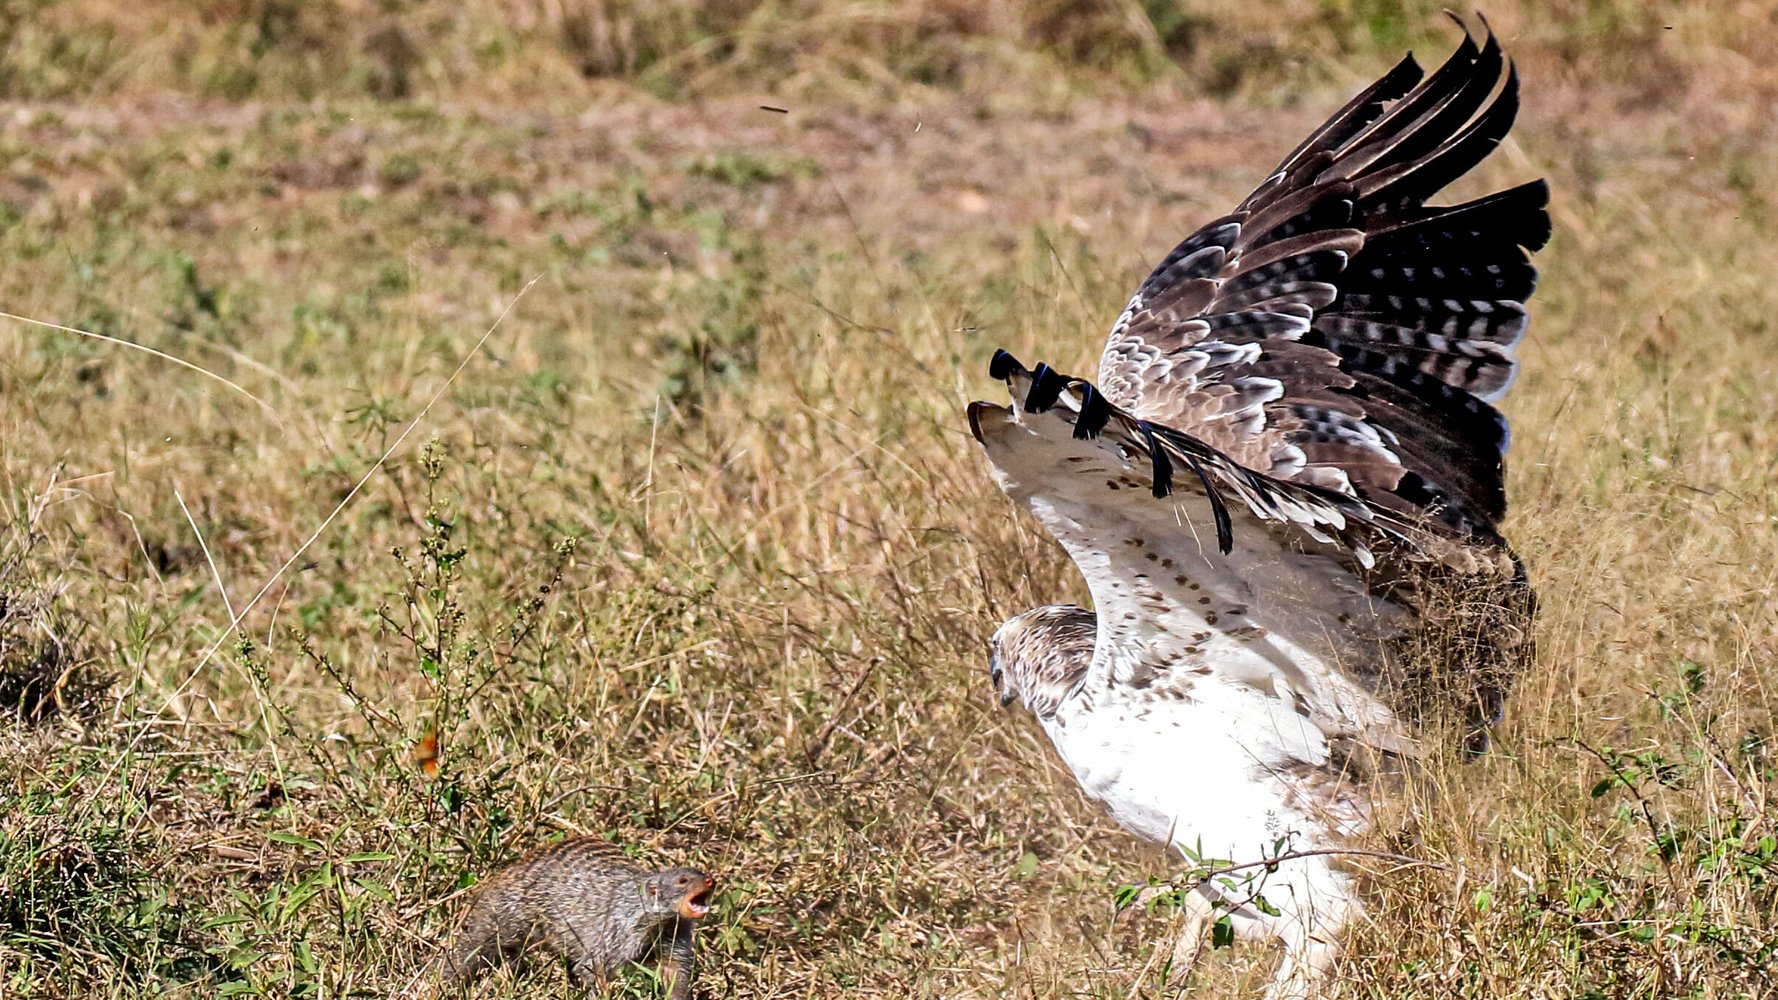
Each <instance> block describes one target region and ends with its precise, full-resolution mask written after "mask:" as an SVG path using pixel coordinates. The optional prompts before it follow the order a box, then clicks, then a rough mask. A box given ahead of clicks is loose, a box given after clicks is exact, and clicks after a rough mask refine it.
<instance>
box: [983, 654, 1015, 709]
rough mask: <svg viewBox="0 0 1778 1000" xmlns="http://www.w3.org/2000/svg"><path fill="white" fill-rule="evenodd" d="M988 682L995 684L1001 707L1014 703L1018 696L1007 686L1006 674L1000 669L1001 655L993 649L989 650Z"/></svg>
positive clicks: (995, 691)
mask: <svg viewBox="0 0 1778 1000" xmlns="http://www.w3.org/2000/svg"><path fill="white" fill-rule="evenodd" d="M988 680H990V681H993V682H994V696H995V697H997V698H999V699H1000V707H1001V708H1005V707H1006V706H1008V705H1010V704H1012V703H1013V699H1014V698H1016V697H1017V695H1015V694H1013V692H1012V690H1011V689H1010V688H1008V687H1007V686H1006V672H1005V671H1003V670H1001V669H1000V653H999V651H998V650H995V649H994V648H992V647H989V649H988Z"/></svg>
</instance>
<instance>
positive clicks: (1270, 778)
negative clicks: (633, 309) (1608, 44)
mask: <svg viewBox="0 0 1778 1000" xmlns="http://www.w3.org/2000/svg"><path fill="white" fill-rule="evenodd" d="M1478 35H1479V37H1478ZM1518 90H1519V83H1518V76H1517V73H1516V71H1515V70H1514V68H1513V65H1512V62H1511V61H1510V60H1509V59H1508V58H1507V57H1506V56H1505V55H1504V54H1503V52H1502V49H1501V46H1500V44H1499V42H1498V40H1497V38H1496V37H1495V35H1494V34H1493V32H1492V30H1491V29H1489V28H1488V27H1487V25H1486V22H1483V25H1482V28H1481V30H1480V31H1479V32H1476V33H1472V32H1470V31H1469V30H1468V29H1467V27H1465V31H1464V37H1463V40H1462V42H1461V43H1460V44H1459V45H1458V46H1457V48H1456V51H1455V52H1454V53H1453V54H1452V55H1451V56H1450V58H1449V59H1448V60H1447V61H1446V62H1445V63H1444V64H1443V65H1442V66H1441V67H1440V68H1439V69H1438V70H1436V71H1435V72H1433V73H1432V74H1431V75H1425V74H1424V73H1423V72H1422V70H1421V68H1420V67H1419V65H1418V64H1417V63H1416V62H1415V60H1414V58H1413V56H1412V54H1411V53H1410V54H1409V55H1407V56H1405V57H1404V58H1403V59H1402V60H1401V62H1400V63H1398V64H1397V65H1396V66H1395V67H1394V68H1393V69H1392V70H1390V71H1389V72H1388V73H1387V74H1386V75H1384V76H1383V77H1382V78H1381V79H1379V80H1377V81H1376V82H1375V83H1374V84H1372V85H1371V86H1369V87H1367V88H1365V89H1364V90H1363V91H1362V92H1361V93H1359V94H1358V95H1357V96H1356V97H1354V98H1352V100H1351V101H1350V102H1349V103H1347V104H1346V105H1345V106H1344V107H1342V108H1341V109H1340V110H1339V111H1338V112H1337V113H1335V114H1334V115H1333V116H1332V117H1331V118H1329V119H1328V120H1327V122H1326V123H1325V124H1323V125H1321V126H1320V127H1319V128H1317V129H1315V130H1314V131H1313V132H1312V133H1311V134H1310V135H1309V136H1308V138H1306V139H1305V140H1303V142H1302V143H1301V144H1300V145H1299V146H1297V147H1296V149H1294V150H1292V151H1291V152H1290V154H1289V155H1288V156H1286V157H1284V160H1283V162H1281V163H1280V164H1279V165H1278V167H1277V168H1276V169H1275V170H1273V171H1272V172H1271V174H1269V175H1268V176H1267V177H1266V178H1265V179H1264V181H1263V182H1261V183H1260V184H1259V186H1258V187H1257V188H1256V189H1255V190H1254V191H1253V193H1252V194H1250V195H1248V196H1247V198H1246V199H1245V200H1244V201H1242V202H1241V203H1240V205H1239V206H1237V207H1236V208H1235V210H1234V211H1233V212H1230V213H1229V214H1228V215H1225V216H1223V217H1222V218H1220V219H1217V220H1215V221H1213V222H1210V223H1208V224H1206V225H1205V226H1203V227H1202V228H1200V229H1198V230H1197V231H1196V232H1194V233H1192V234H1191V235H1190V236H1187V237H1186V238H1185V240H1184V242H1182V243H1180V244H1179V245H1178V246H1177V247H1175V248H1174V249H1173V250H1172V252H1170V253H1168V254H1167V255H1166V257H1164V258H1163V259H1162V260H1161V262H1160V264H1159V266H1157V267H1156V268H1155V269H1154V271H1153V273H1151V274H1150V275H1149V276H1148V278H1147V279H1146V280H1145V281H1143V282H1142V284H1141V286H1140V287H1139V288H1138V289H1137V290H1136V293H1135V295H1134V296H1132V297H1131V298H1130V300H1129V305H1128V306H1126V307H1125V308H1124V311H1123V313H1122V314H1121V315H1120V316H1118V318H1117V321H1116V322H1115V323H1113V324H1112V326H1111V333H1110V337H1109V339H1108V340H1107V341H1106V344H1105V349H1104V353H1103V355H1102V357H1101V359H1100V362H1099V370H1098V375H1097V379H1096V380H1088V379H1085V378H1079V377H1074V376H1070V375H1066V374H1063V373H1061V372H1058V371H1056V370H1054V369H1052V368H1050V367H1049V366H1047V365H1044V364H1038V365H1036V366H1035V367H1027V366H1026V365H1025V364H1023V363H1022V362H1020V361H1019V360H1018V359H1017V358H1015V357H1013V356H1012V355H1011V354H1009V353H1007V352H1006V351H1004V350H1002V351H998V352H996V353H995V355H994V356H993V359H992V361H991V363H990V364H989V369H988V370H989V375H990V377H991V378H993V379H995V380H998V381H1003V382H1005V383H1006V386H1007V388H1008V390H1009V393H1010V396H1011V399H1010V403H1009V404H1008V405H1004V406H1001V405H995V404H991V403H987V402H980V401H977V402H974V403H971V404H969V407H968V419H969V426H970V430H971V432H972V433H973V434H974V437H975V439H976V441H978V442H979V443H980V444H981V446H982V448H983V449H984V451H985V452H986V455H987V458H988V460H989V463H990V465H991V466H992V470H993V474H994V476H995V478H996V479H997V480H998V482H999V484H1000V486H1001V487H1002V488H1003V489H1004V490H1005V491H1006V492H1007V493H1008V494H1009V495H1010V496H1011V497H1012V498H1013V499H1014V500H1016V501H1017V502H1018V503H1019V504H1020V505H1021V506H1023V507H1024V508H1025V509H1026V510H1028V511H1029V512H1030V513H1031V514H1032V515H1033V516H1034V517H1035V518H1036V520H1037V521H1038V523H1039V524H1041V525H1042V526H1043V527H1044V528H1045V529H1046V530H1047V531H1048V532H1049V533H1050V534H1051V535H1052V536H1054V538H1055V539H1056V541H1058V542H1060V543H1061V545H1062V548H1063V549H1064V550H1065V551H1066V552H1067V554H1068V555H1069V557H1070V558H1071V559H1072V560H1073V561H1074V563H1075V565H1076V566H1077V567H1078V569H1079V571H1080V573H1081V576H1082V577H1083V578H1084V579H1085V582H1086V585H1087V589H1088V592H1089V593H1090V595H1091V597H1092V604H1093V609H1092V610H1090V611H1089V610H1085V609H1083V608H1079V607H1074V606H1071V605H1048V606H1044V607H1038V608H1033V609H1031V610H1029V611H1026V612H1024V613H1023V614H1020V615H1018V616H1016V617H1014V618H1012V619H1010V620H1008V621H1006V622H1005V623H1004V624H1003V625H1001V626H1000V627H999V629H998V630H997V631H996V632H995V633H994V634H993V637H992V639H991V640H990V641H989V652H990V658H989V659H990V663H989V672H990V677H991V679H992V682H993V684H994V686H995V689H996V693H997V694H998V696H999V698H1000V701H1001V703H1002V704H1003V705H1010V704H1011V703H1012V702H1014V701H1022V702H1023V704H1024V706H1025V708H1026V709H1028V710H1029V711H1030V712H1031V713H1032V714H1033V715H1034V716H1035V717H1036V720H1037V722H1038V724H1039V725H1040V726H1041V727H1042V729H1043V730H1044V732H1045V733H1047V734H1048V736H1049V738H1050V741H1051V742H1052V744H1053V745H1054V747H1055V750H1056V752H1057V753H1058V754H1059V755H1060V757H1061V759H1062V760H1063V761H1064V762H1065V764H1066V765H1067V767H1068V768H1069V770H1070V771H1071V772H1072V773H1073V775H1074V777H1075V779H1076V780H1077V781H1078V782H1079V784H1080V787H1081V788H1082V790H1083V791H1084V792H1085V793H1086V794H1087V795H1088V797H1090V798H1092V799H1094V800H1096V801H1098V802H1099V803H1101V804H1102V805H1103V806H1105V807H1106V808H1107V809H1108V811H1109V812H1110V814H1111V816H1112V817H1113V818H1114V819H1116V820H1117V822H1118V823H1119V824H1121V825H1122V826H1123V827H1124V828H1126V829H1127V830H1129V831H1130V832H1132V833H1134V834H1135V835H1137V836H1138V837H1141V838H1143V839H1145V840H1149V841H1152V842H1155V843H1158V844H1163V845H1171V847H1173V848H1174V849H1176V850H1178V851H1179V852H1180V853H1181V854H1183V855H1184V856H1185V857H1186V858H1187V859H1189V860H1191V861H1192V862H1193V865H1192V867H1191V868H1190V869H1189V872H1191V873H1195V875H1193V877H1191V878H1188V880H1187V884H1188V885H1189V886H1191V888H1190V891H1189V892H1187V893H1186V894H1185V895H1184V897H1183V900H1182V902H1183V909H1184V910H1185V912H1186V915H1187V922H1186V931H1185V933H1184V935H1183V936H1182V937H1181V939H1180V941H1179V943H1178V946H1177V947H1176V948H1175V950H1174V952H1173V955H1174V958H1173V963H1172V970H1173V972H1174V974H1175V975H1183V974H1184V973H1185V972H1186V971H1187V970H1189V968H1190V966H1191V964H1192V962H1193V961H1194V960H1195V959H1196V957H1197V955H1198V954H1199V952H1200V951H1201V949H1202V946H1203V943H1204V941H1205V939H1206V937H1207V936H1208V934H1209V932H1210V930H1211V929H1212V928H1213V927H1214V926H1216V925H1218V924H1219V923H1220V924H1221V925H1222V926H1223V927H1225V928H1228V929H1230V930H1232V932H1233V935H1234V938H1235V939H1236V940H1259V941H1266V940H1276V941H1278V942H1280V943H1281V944H1282V945H1283V948H1282V951H1283V957H1282V959H1281V962H1280V965H1279V967H1278V970H1277V973H1276V975H1275V978H1274V979H1273V981H1272V984H1271V986H1270V988H1269V991H1268V994H1267V995H1268V996H1269V997H1305V996H1314V995H1316V993H1317V991H1318V988H1319V987H1318V985H1317V984H1318V983H1320V982H1324V981H1325V976H1326V974H1327V972H1328V970H1329V968H1330V966H1331V965H1332V964H1333V963H1334V962H1335V960H1336V959H1337V958H1338V956H1339V953H1340V943H1339V942H1340V932H1341V930H1342V928H1343V927H1345V926H1346V925H1348V924H1349V923H1350V921H1351V920H1352V919H1353V917H1354V916H1355V915H1357V914H1358V913H1359V912H1360V911H1361V903H1360V900H1359V898H1358V894H1357V891H1356V886H1355V883H1354V878H1353V873H1352V870H1351V862H1352V855H1354V854H1358V853H1362V852H1359V851H1357V850H1356V848H1354V847H1353V846H1352V845H1353V839H1354V838H1355V837H1356V836H1358V835H1359V834H1361V833H1362V832H1363V831H1365V830H1366V829H1367V827H1368V825H1369V824H1370V823H1371V821H1372V818H1373V814H1374V811H1375V807H1376V804H1377V802H1378V801H1379V798H1378V795H1377V793H1378V792H1382V791H1385V790H1387V789H1388V788H1390V787H1399V783H1400V782H1401V781H1402V780H1404V776H1405V775H1407V774H1410V773H1411V770H1412V767H1413V765H1414V764H1415V762H1416V761H1420V760H1423V759H1425V758H1426V757H1427V755H1428V754H1432V753H1436V752H1438V751H1439V750H1440V749H1441V748H1442V749H1443V750H1444V751H1445V752H1446V753H1447V754H1450V755H1457V756H1470V755H1474V754H1477V753H1480V752H1485V750H1486V749H1487V741H1488V732H1489V730H1490V728H1491V727H1493V726H1494V725H1495V724H1496V723H1498V722H1499V721H1500V719H1501V717H1502V708H1503V700H1504V698H1505V695H1506V692H1507V690H1508V688H1509V686H1510V684H1511V681H1512V679H1513V675H1514V674H1515V673H1516V672H1518V671H1519V670H1520V668H1521V666H1522V665H1523V664H1524V663H1525V662H1526V661H1527V659H1528V657H1529V656H1530V652H1531V641H1530V632H1531V629H1530V625H1531V621H1532V617H1533V614H1534V610H1535V609H1534V603H1535V602H1534V595H1533V592H1532V588H1531V586H1530V583H1529V581H1528V578H1527V575H1526V572H1525V569H1524V566H1523V564H1522V562H1521V561H1520V560H1519V558H1518V557H1517V556H1516V555H1515V554H1514V552H1513V550H1512V549H1511V547H1510V546H1509V545H1508V544H1507V541H1506V539H1505V538H1504V537H1503V536H1502V534H1501V531H1500V524H1501V520H1502V518H1503V517H1504V515H1505V513H1506V496H1505V490H1504V482H1503V478H1504V458H1505V453H1506V449H1507V443H1508V429H1507V423H1506V420H1505V419H1504V418H1503V417H1502V416H1501V414H1500V412H1499V411H1498V410H1497V409H1495V407H1494V405H1493V404H1494V403H1495V401H1497V400H1498V399H1499V398H1500V397H1501V395H1502V394H1504V393H1505V392H1506V391H1507V389H1508V387H1509V386H1510V385H1511V384H1512V382H1513V377H1514V374H1515V371H1516V361H1515V357H1514V355H1515V348H1516V346H1517V345H1518V343H1519V342H1520V340H1521V339H1522V338H1523V336H1524V334H1525V329H1526V310H1525V302H1526V299H1527V298H1528V297H1529V296H1530V295H1531V293H1532V289H1533V287H1534V286H1535V284H1536V271H1535V269H1534V268H1533V266H1532V263H1531V254H1532V253H1534V252H1535V251H1537V250H1539V249H1541V248H1542V247H1543V245H1544V243H1545V242H1546V241H1547V240H1548V238H1549V236H1550V222H1549V217H1548V213H1547V204H1548V189H1547V187H1546V185H1545V184H1544V182H1543V181H1541V180H1539V181H1532V182H1529V183H1524V184H1520V185H1518V186H1515V187H1511V188H1509V189H1507V190H1502V191H1498V192H1496V193H1493V194H1489V195H1487V196H1485V197H1480V198H1476V199H1474V200H1470V201H1464V202H1462V203H1459V204H1452V205H1445V206H1434V205H1429V204H1427V202H1428V200H1429V199H1432V198H1433V197H1434V196H1435V195H1437V194H1438V193H1439V192H1440V191H1441V190H1442V189H1443V188H1445V187H1446V186H1447V185H1448V184H1450V183H1451V182H1453V181H1455V180H1456V179H1458V178H1459V177H1461V176H1463V175H1464V174H1465V173H1467V172H1468V171H1469V170H1470V169H1471V168H1473V167H1475V166H1476V165H1477V164H1478V163H1480V162H1481V161H1482V160H1483V159H1484V158H1485V157H1486V156H1487V155H1488V154H1489V152H1490V151H1492V150H1493V149H1494V147H1495V146H1496V145H1498V144H1499V143H1500V141H1501V140H1502V139H1503V138H1504V137H1505V136H1506V134H1507V132H1508V130H1509V129H1510V127H1511V125H1512V123H1513V119H1514V117H1515V115H1516V113H1517V110H1518ZM1243 862H1245V864H1243ZM1237 872H1238V873H1239V874H1238V875H1237ZM1212 875H1216V877H1211V876H1212ZM1225 921H1226V922H1225Z"/></svg>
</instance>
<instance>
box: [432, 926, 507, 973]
mask: <svg viewBox="0 0 1778 1000" xmlns="http://www.w3.org/2000/svg"><path fill="white" fill-rule="evenodd" d="M496 961H505V962H507V963H508V964H510V963H511V961H512V959H511V957H509V956H508V954H507V951H506V949H504V948H502V947H501V946H500V935H499V930H498V928H497V927H495V926H493V925H492V924H491V923H488V922H482V921H476V922H474V923H471V924H470V925H468V926H466V927H464V928H463V931H462V933H461V935H460V936H459V938H458V941H457V946H456V948H455V949H453V950H452V951H451V952H450V953H449V954H448V955H446V956H445V960H444V963H443V965H444V975H443V977H442V978H443V981H444V982H445V983H448V984H453V985H454V984H458V983H466V982H468V981H470V980H471V979H474V978H475V977H476V976H479V975H481V974H482V973H483V972H485V971H487V970H488V968H489V967H491V966H492V965H493V964H494V963H495V962H496Z"/></svg>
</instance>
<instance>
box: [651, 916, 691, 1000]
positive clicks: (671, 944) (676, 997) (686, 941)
mask: <svg viewBox="0 0 1778 1000" xmlns="http://www.w3.org/2000/svg"><path fill="white" fill-rule="evenodd" d="M697 932H698V928H697V925H696V924H693V923H691V922H690V921H688V920H675V921H673V922H672V923H671V924H669V925H667V927H666V929H665V930H664V932H663V934H664V936H663V938H662V940H661V948H660V963H661V982H662V983H665V984H666V987H667V996H668V997H669V998H670V1000H691V987H692V983H694V982H695V981H696V980H697V965H696V958H695V957H694V955H693V947H692V945H693V938H694V937H695V936H696V934H697Z"/></svg>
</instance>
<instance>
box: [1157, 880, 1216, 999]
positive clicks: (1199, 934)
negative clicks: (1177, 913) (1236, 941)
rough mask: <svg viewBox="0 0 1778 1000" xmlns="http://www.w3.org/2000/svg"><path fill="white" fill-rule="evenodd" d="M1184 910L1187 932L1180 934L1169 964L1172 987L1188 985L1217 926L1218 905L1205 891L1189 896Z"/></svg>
mask: <svg viewBox="0 0 1778 1000" xmlns="http://www.w3.org/2000/svg"><path fill="white" fill-rule="evenodd" d="M1180 909H1181V911H1182V913H1183V916H1184V917H1185V929H1184V930H1183V931H1181V932H1180V935H1179V940H1178V941H1176V942H1174V944H1173V957H1172V958H1170V959H1168V961H1167V985H1169V986H1183V985H1185V981H1186V979H1187V978H1188V977H1189V976H1190V975H1191V972H1192V967H1193V966H1195V965H1197V963H1198V956H1199V955H1202V954H1203V953H1204V943H1205V942H1206V941H1208V940H1209V939H1210V928H1212V927H1214V926H1215V925H1216V904H1215V903H1212V902H1211V901H1210V899H1209V898H1208V897H1206V896H1205V895H1204V894H1203V893H1202V892H1195V891H1194V892H1188V893H1186V894H1185V901H1184V903H1183V904H1182V905H1181V907H1180Z"/></svg>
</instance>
